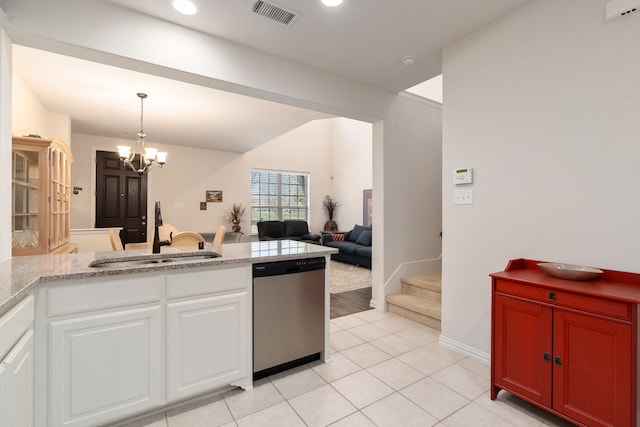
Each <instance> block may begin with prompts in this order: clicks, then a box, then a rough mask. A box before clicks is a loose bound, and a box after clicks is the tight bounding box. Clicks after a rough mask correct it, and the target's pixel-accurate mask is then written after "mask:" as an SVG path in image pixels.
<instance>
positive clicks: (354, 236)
mask: <svg viewBox="0 0 640 427" xmlns="http://www.w3.org/2000/svg"><path fill="white" fill-rule="evenodd" d="M362 230H364V227H363V226H361V225H358V224H356V225H354V226H353V230H351V232H350V233H349V241H351V242H355V241H356V240H358V237H360V233H362Z"/></svg>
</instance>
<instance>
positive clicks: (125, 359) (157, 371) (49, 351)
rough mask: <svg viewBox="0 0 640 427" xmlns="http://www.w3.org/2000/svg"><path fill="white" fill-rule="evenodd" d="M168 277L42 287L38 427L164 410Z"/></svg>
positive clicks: (90, 422)
mask: <svg viewBox="0 0 640 427" xmlns="http://www.w3.org/2000/svg"><path fill="white" fill-rule="evenodd" d="M163 284H164V278H163V277H162V276H145V275H140V276H124V277H120V278H118V277H114V278H109V279H104V278H102V279H99V280H85V281H70V282H68V283H66V284H61V283H57V284H55V285H54V286H50V287H47V286H44V287H42V288H40V289H38V290H37V292H36V295H37V297H38V298H37V313H36V328H37V330H38V331H41V332H39V334H38V337H37V339H38V341H37V348H38V349H42V350H38V352H37V354H36V385H37V390H38V393H39V394H38V395H37V396H38V399H37V402H38V404H37V406H36V425H38V426H62V425H64V426H93V425H98V424H103V423H107V422H109V421H112V420H117V419H121V418H125V417H127V416H129V415H131V414H134V413H139V412H144V411H146V410H149V409H152V408H155V407H158V406H159V405H161V404H162V402H163V400H164V396H163V384H164V375H163V351H164V348H163V339H162V333H163V332H162V331H163V317H162V309H161V302H162V288H163Z"/></svg>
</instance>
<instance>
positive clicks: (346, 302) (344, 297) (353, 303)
mask: <svg viewBox="0 0 640 427" xmlns="http://www.w3.org/2000/svg"><path fill="white" fill-rule="evenodd" d="M370 301H371V286H369V287H367V288H362V289H356V290H353V291H346V292H340V293H336V294H334V293H332V294H331V302H330V309H331V316H330V317H331V318H332V319H335V318H336V317H342V316H347V315H349V314H354V313H359V312H361V311H365V310H371V307H369V302H370Z"/></svg>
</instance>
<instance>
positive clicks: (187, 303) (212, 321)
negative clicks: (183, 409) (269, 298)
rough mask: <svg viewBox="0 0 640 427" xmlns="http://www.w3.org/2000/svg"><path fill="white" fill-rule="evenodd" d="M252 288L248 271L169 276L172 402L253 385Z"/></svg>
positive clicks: (169, 388) (234, 269)
mask: <svg viewBox="0 0 640 427" xmlns="http://www.w3.org/2000/svg"><path fill="white" fill-rule="evenodd" d="M250 285H251V269H250V267H248V266H247V267H231V268H229V267H227V268H220V269H218V270H209V271H196V272H189V273H182V274H174V275H171V276H167V298H168V299H169V302H168V303H167V400H168V401H169V402H171V401H175V400H179V399H183V398H186V397H189V396H192V395H195V394H198V393H203V392H206V391H209V390H213V389H215V388H217V387H221V386H225V385H229V384H235V385H239V386H241V387H245V388H246V387H249V386H250V385H251V382H252V372H251V341H250V340H251V313H250V308H249V307H250V304H249V302H250V301H251V299H250V298H249V289H250V288H251V286H250ZM174 301H175V302H174Z"/></svg>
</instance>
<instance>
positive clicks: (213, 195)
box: [205, 190, 222, 203]
mask: <svg viewBox="0 0 640 427" xmlns="http://www.w3.org/2000/svg"><path fill="white" fill-rule="evenodd" d="M205 200H206V201H207V203H222V191H220V190H207V194H206V199H205Z"/></svg>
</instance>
